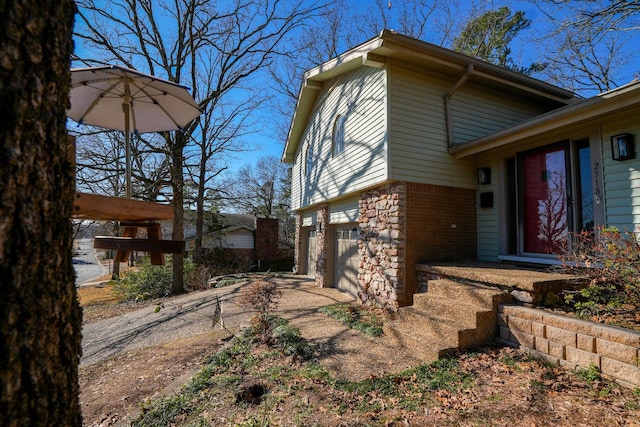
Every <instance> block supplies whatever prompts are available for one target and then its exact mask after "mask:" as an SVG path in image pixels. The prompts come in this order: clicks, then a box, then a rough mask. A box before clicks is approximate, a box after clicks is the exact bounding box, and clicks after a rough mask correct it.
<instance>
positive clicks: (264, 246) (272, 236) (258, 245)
mask: <svg viewBox="0 0 640 427" xmlns="http://www.w3.org/2000/svg"><path fill="white" fill-rule="evenodd" d="M278 232H279V230H278V219H277V218H265V217H259V216H257V217H256V238H255V254H256V261H258V260H261V259H275V258H277V256H278V255H277V253H278Z"/></svg>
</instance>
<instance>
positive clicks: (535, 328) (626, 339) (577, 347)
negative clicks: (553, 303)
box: [498, 306, 640, 388]
mask: <svg viewBox="0 0 640 427" xmlns="http://www.w3.org/2000/svg"><path fill="white" fill-rule="evenodd" d="M498 325H499V326H500V341H501V342H502V343H503V344H506V345H509V346H513V347H520V348H523V349H525V350H528V351H530V352H531V353H533V354H535V355H536V356H541V357H544V358H546V359H549V360H551V361H553V362H555V363H559V364H560V365H563V366H567V367H570V368H576V367H578V366H580V367H583V368H589V367H590V366H591V365H594V366H596V367H597V368H598V369H600V370H601V371H602V373H603V374H604V375H605V376H607V377H610V378H613V379H615V380H616V381H618V382H619V383H621V384H622V385H625V386H627V387H631V388H634V387H640V332H637V331H632V330H627V329H622V328H615V327H612V326H605V325H601V324H598V323H593V322H588V321H585V320H580V319H575V318H572V317H567V316H561V315H558V314H554V313H549V312H547V311H544V310H538V309H534V308H527V307H522V306H500V307H499V308H498Z"/></svg>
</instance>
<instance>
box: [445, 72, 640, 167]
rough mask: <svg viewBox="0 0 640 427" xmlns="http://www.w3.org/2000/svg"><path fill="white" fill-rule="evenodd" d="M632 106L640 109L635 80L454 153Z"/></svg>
mask: <svg viewBox="0 0 640 427" xmlns="http://www.w3.org/2000/svg"><path fill="white" fill-rule="evenodd" d="M633 107H640V81H633V82H631V83H629V84H627V85H624V86H621V87H619V88H616V89H613V90H611V91H608V92H604V93H601V94H599V95H596V96H594V97H592V98H588V99H585V100H582V101H580V102H578V103H576V104H571V105H567V106H566V107H562V108H559V109H557V110H553V111H550V112H548V113H546V114H541V115H539V116H537V117H534V118H532V119H530V120H527V121H525V122H522V123H519V124H517V125H515V126H512V127H510V128H507V129H504V130H501V131H498V132H496V133H493V134H491V135H487V136H484V137H481V138H478V139H475V140H472V141H468V142H463V143H461V144H457V145H455V146H454V147H452V149H451V153H452V154H453V155H454V157H456V158H463V157H467V156H471V155H474V154H477V153H481V152H483V151H487V150H490V149H493V148H498V147H502V146H504V145H507V144H510V143H513V142H516V141H519V140H522V139H525V138H532V137H535V136H539V135H543V134H545V133H547V132H552V131H556V130H558V129H560V128H562V127H566V126H579V125H581V124H582V123H586V122H593V121H594V120H597V119H601V118H604V117H611V116H613V115H616V114H625V112H626V111H628V110H629V108H633Z"/></svg>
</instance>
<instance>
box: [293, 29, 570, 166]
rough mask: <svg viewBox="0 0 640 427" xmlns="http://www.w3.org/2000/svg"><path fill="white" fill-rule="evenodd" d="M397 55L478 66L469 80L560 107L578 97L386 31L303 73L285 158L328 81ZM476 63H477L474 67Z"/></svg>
mask: <svg viewBox="0 0 640 427" xmlns="http://www.w3.org/2000/svg"><path fill="white" fill-rule="evenodd" d="M387 58H393V59H396V60H399V61H403V62H406V63H410V64H414V65H417V66H419V67H422V68H425V69H430V70H434V71H437V72H440V73H444V74H447V75H449V76H451V77H453V78H454V79H456V78H459V77H462V76H463V75H464V74H465V73H467V72H468V69H469V68H471V69H473V73H472V74H471V76H470V77H469V81H474V82H477V83H481V84H484V85H489V86H493V87H495V88H496V89H500V90H503V91H510V92H514V93H518V94H520V95H522V96H529V97H532V98H536V99H542V100H545V101H547V102H549V103H552V104H553V105H555V106H556V107H560V106H563V105H567V104H571V103H574V102H576V101H577V100H578V99H577V98H576V97H575V95H574V94H573V93H572V92H570V91H567V90H565V89H562V88H559V87H556V86H553V85H550V84H548V83H545V82H543V81H541V80H537V79H534V78H531V77H528V76H525V75H524V74H521V73H517V72H514V71H511V70H508V69H506V68H502V67H498V66H496V65H493V64H489V63H486V62H483V61H480V60H477V59H475V58H471V57H469V56H466V55H463V54H461V53H458V52H454V51H451V50H449V49H445V48H442V47H440V46H436V45H433V44H431V43H427V42H424V41H421V40H417V39H414V38H411V37H407V36H404V35H401V34H398V33H395V32H393V31H389V30H384V31H382V33H381V34H380V35H379V36H377V37H375V38H373V39H371V40H369V41H367V42H365V43H363V44H361V45H359V46H357V47H355V48H353V49H351V50H349V51H347V52H345V53H344V54H342V55H340V56H338V57H336V58H334V59H332V60H330V61H328V62H325V63H324V64H322V65H320V66H318V67H316V68H313V69H311V70H309V71H307V72H306V73H305V74H304V76H303V81H302V87H301V89H300V93H299V95H298V100H297V103H296V109H295V112H294V115H293V119H292V122H291V126H290V128H289V134H288V137H287V142H286V145H285V148H284V152H283V154H282V161H284V162H293V160H294V156H295V153H296V151H297V148H298V145H299V143H300V138H301V137H302V135H303V133H304V130H305V128H306V126H307V121H308V119H309V117H310V115H311V113H312V112H313V109H314V108H315V104H316V99H317V96H318V93H319V92H320V90H321V89H322V86H323V82H325V81H327V80H329V79H332V78H334V77H337V76H339V75H341V74H344V73H346V72H349V71H352V70H355V69H357V68H359V67H363V66H364V67H377V68H379V67H384V66H385V63H386V59H387ZM470 65H472V67H469V66H470Z"/></svg>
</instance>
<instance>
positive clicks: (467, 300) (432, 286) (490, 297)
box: [385, 279, 511, 362]
mask: <svg viewBox="0 0 640 427" xmlns="http://www.w3.org/2000/svg"><path fill="white" fill-rule="evenodd" d="M510 300H511V297H510V295H509V294H508V293H507V292H505V291H502V290H500V289H492V288H489V287H486V286H476V285H472V284H463V283H458V282H454V281H451V280H446V279H441V280H433V281H431V282H429V290H428V292H427V293H423V294H416V295H414V305H413V306H411V307H403V308H400V309H399V310H398V314H397V316H396V318H395V319H394V320H392V321H388V322H385V333H387V334H389V335H392V336H394V337H396V338H397V339H398V340H399V341H400V342H401V343H402V344H403V345H405V346H406V347H407V348H408V349H409V350H410V351H411V352H412V354H414V355H415V356H416V357H418V358H420V359H421V360H424V361H425V362H431V361H433V360H435V359H437V358H438V357H442V356H443V355H446V354H450V353H452V352H455V351H457V350H458V349H466V348H472V347H478V346H482V345H486V344H489V343H491V342H493V340H494V339H495V336H496V331H497V325H496V312H497V307H498V305H499V304H503V303H507V302H510Z"/></svg>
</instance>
